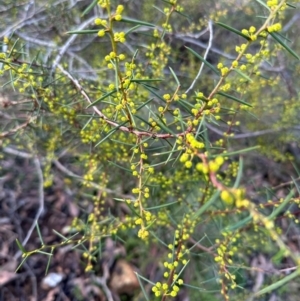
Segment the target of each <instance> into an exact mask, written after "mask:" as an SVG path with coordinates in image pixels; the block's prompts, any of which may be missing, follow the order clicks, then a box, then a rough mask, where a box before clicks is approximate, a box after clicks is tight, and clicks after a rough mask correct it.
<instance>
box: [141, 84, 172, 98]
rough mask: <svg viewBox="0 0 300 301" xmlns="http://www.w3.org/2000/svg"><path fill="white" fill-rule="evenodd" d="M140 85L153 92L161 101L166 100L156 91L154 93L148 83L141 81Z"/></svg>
mask: <svg viewBox="0 0 300 301" xmlns="http://www.w3.org/2000/svg"><path fill="white" fill-rule="evenodd" d="M141 85H142V86H143V87H144V88H145V89H146V90H148V91H149V92H151V93H152V94H154V95H155V96H156V97H157V98H159V99H160V100H161V101H162V102H164V103H165V102H166V100H165V99H163V98H162V97H161V96H160V95H159V94H158V93H156V92H155V91H154V90H153V89H152V88H150V87H149V86H148V85H145V84H144V83H141Z"/></svg>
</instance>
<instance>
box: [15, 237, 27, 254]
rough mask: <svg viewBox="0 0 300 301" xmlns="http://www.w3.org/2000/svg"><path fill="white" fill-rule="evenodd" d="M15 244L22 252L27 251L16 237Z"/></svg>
mask: <svg viewBox="0 0 300 301" xmlns="http://www.w3.org/2000/svg"><path fill="white" fill-rule="evenodd" d="M16 244H17V246H18V248H19V249H20V251H21V252H22V253H23V254H25V253H27V251H26V250H25V248H24V247H23V246H22V244H21V243H20V242H19V240H18V239H16Z"/></svg>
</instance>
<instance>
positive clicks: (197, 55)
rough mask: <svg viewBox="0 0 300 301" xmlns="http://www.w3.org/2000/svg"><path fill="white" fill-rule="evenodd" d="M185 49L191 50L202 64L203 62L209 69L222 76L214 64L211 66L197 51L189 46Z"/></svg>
mask: <svg viewBox="0 0 300 301" xmlns="http://www.w3.org/2000/svg"><path fill="white" fill-rule="evenodd" d="M185 48H186V49H187V50H189V51H190V52H191V53H192V54H193V55H194V56H196V57H197V58H198V59H199V60H200V61H201V62H203V63H204V64H205V65H206V66H207V67H209V68H210V69H211V70H212V71H213V72H214V73H216V74H217V75H220V72H219V71H218V69H216V68H215V67H214V66H213V65H212V64H210V63H209V62H208V61H207V60H205V59H204V58H203V57H202V56H201V55H200V54H198V53H197V52H196V51H194V50H193V49H191V48H189V47H187V46H185Z"/></svg>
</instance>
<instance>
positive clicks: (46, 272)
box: [45, 247, 54, 275]
mask: <svg viewBox="0 0 300 301" xmlns="http://www.w3.org/2000/svg"><path fill="white" fill-rule="evenodd" d="M53 251H54V247H52V248H51V255H49V256H48V262H47V266H46V269H45V275H47V274H48V271H49V267H50V263H51V259H52V256H53Z"/></svg>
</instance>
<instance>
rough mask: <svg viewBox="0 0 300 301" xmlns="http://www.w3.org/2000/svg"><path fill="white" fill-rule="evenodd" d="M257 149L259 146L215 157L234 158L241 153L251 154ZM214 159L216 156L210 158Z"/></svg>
mask: <svg viewBox="0 0 300 301" xmlns="http://www.w3.org/2000/svg"><path fill="white" fill-rule="evenodd" d="M258 148H260V146H259V145H256V146H252V147H248V148H244V149H240V150H237V151H234V152H229V153H222V154H219V155H217V156H222V157H228V156H235V155H240V154H242V153H246V152H251V151H253V150H255V149H258ZM214 157H216V156H212V158H214Z"/></svg>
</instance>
